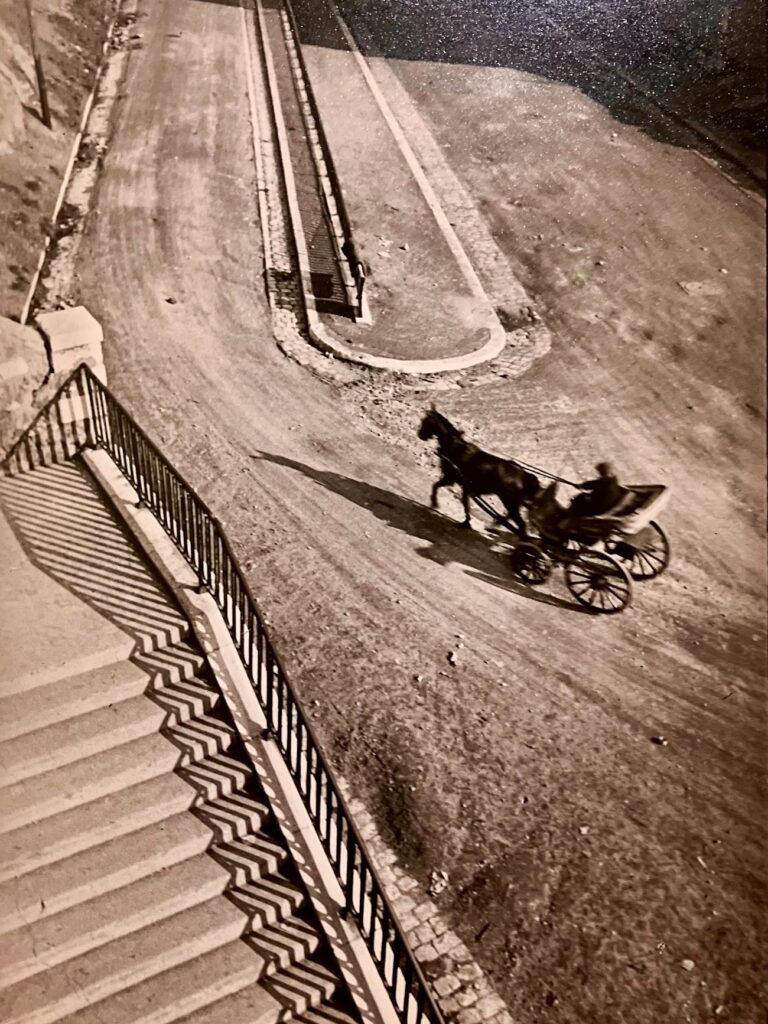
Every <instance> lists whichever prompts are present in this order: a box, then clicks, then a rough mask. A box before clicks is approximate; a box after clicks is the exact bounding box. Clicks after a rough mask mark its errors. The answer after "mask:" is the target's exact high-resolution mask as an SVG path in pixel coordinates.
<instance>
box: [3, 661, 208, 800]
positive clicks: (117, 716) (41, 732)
mask: <svg viewBox="0 0 768 1024" xmlns="http://www.w3.org/2000/svg"><path fill="white" fill-rule="evenodd" d="M218 700H219V694H218V692H217V691H216V690H215V689H214V688H213V687H212V686H210V685H209V684H207V683H204V682H202V681H196V680H194V679H190V680H184V681H182V682H179V683H171V684H169V685H167V686H163V687H161V688H160V689H158V690H157V691H155V692H154V693H152V694H151V695H150V694H145V693H139V694H137V695H135V696H133V697H128V698H126V699H125V700H121V701H115V702H114V703H109V704H105V705H104V706H103V707H99V708H95V709H94V710H93V711H87V712H85V713H83V714H82V715H76V716H74V717H71V718H67V719H65V720H63V721H59V722H54V723H52V724H51V725H47V726H45V727H43V728H41V729H36V730H34V731H32V732H28V733H24V734H23V735H22V736H16V737H14V738H13V739H10V740H6V741H5V742H4V743H2V744H0V760H1V762H2V764H3V765H4V769H3V781H4V784H5V785H6V786H8V785H11V784H12V783H14V782H19V781H21V780H23V779H26V778H30V777H31V776H32V775H40V774H42V773H43V772H46V771H52V770H53V769H54V768H60V767H63V766H64V765H66V764H72V763H73V762H75V761H79V760H82V759H83V758H84V757H91V756H93V755H94V754H100V753H102V752H103V751H105V750H109V749H110V748H111V747H114V746H116V745H117V744H116V739H119V743H120V744H123V743H128V742H130V741H131V740H133V739H138V738H140V737H141V736H146V735H148V734H149V733H151V732H158V731H159V730H160V729H162V728H164V727H166V728H168V727H172V725H173V723H174V722H181V721H185V720H188V719H190V718H192V717H193V716H200V717H205V715H206V712H208V711H210V710H211V708H212V707H213V706H214V705H215V704H216V702H217V701H218Z"/></svg>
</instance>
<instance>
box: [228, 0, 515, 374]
mask: <svg viewBox="0 0 768 1024" xmlns="http://www.w3.org/2000/svg"><path fill="white" fill-rule="evenodd" d="M256 12H257V20H258V24H259V34H260V36H261V48H262V53H264V55H265V61H266V64H267V66H266V68H265V73H266V78H267V83H268V91H269V99H270V103H271V107H272V114H273V117H272V120H273V123H274V127H275V133H276V136H277V142H278V145H277V151H278V159H279V161H280V165H281V171H282V178H283V184H284V187H285V193H286V199H287V203H288V210H289V216H290V220H291V226H292V235H293V240H294V246H295V249H296V254H297V257H298V262H299V277H300V290H301V295H302V299H303V304H304V311H305V316H306V321H307V331H308V334H309V337H310V339H311V340H312V342H313V343H314V344H315V346H316V347H317V348H318V349H320V351H322V352H324V353H325V354H326V355H330V356H333V357H334V358H336V359H342V360H344V361H345V362H349V363H355V364H357V365H359V366H367V367H370V368H372V369H379V370H389V371H392V372H395V373H405V374H430V373H441V372H449V371H453V370H465V369H468V368H469V367H471V366H476V365H477V364H478V363H484V362H487V361H488V360H490V359H494V358H495V357H496V356H498V355H499V353H501V352H502V351H503V349H504V347H505V345H506V343H507V337H506V332H505V330H504V328H503V326H502V324H501V322H500V321H499V319H498V317H497V316H496V313H495V310H493V307H492V305H491V303H490V301H489V300H488V297H487V295H486V294H485V291H484V289H483V287H482V285H481V284H480V280H479V278H478V277H477V275H476V274H475V272H474V269H473V268H472V266H471V264H470V263H469V259H468V257H467V255H466V253H465V252H464V250H463V248H462V247H461V243H460V242H459V241H458V238H456V236H455V232H453V230H452V229H451V228H450V226H448V228H447V230H448V231H449V233H450V236H451V237H450V238H449V237H448V236H446V240H447V241H448V245H449V248H450V249H451V251H452V252H453V254H454V256H455V257H456V258H457V260H458V263H459V266H460V269H461V270H462V273H463V274H464V277H465V279H466V280H467V283H468V284H469V286H470V291H471V292H472V294H474V295H475V296H476V297H477V298H482V299H483V301H484V302H485V303H486V304H487V305H488V308H489V310H490V311H491V313H492V317H493V321H494V322H493V325H492V326H491V327H490V328H488V335H489V337H488V339H487V340H486V342H485V343H484V344H483V345H482V346H481V347H480V348H479V349H476V350H474V351H472V352H468V353H465V354H463V355H460V356H450V357H447V358H444V359H396V358H394V357H389V356H377V355H374V354H373V353H368V352H359V351H357V350H356V349H354V348H352V347H351V346H350V345H347V344H346V343H345V342H343V341H341V340H340V339H339V338H337V337H336V336H335V334H334V333H333V332H332V331H331V330H330V329H329V328H328V327H327V326H326V325H325V324H324V323H323V321H322V319H321V318H320V316H319V314H318V312H317V310H316V309H315V306H314V300H313V297H312V293H311V288H310V278H309V263H308V259H307V252H306V243H305V241H304V237H303V232H302V229H301V220H300V213H299V208H298V198H297V195H296V186H295V182H294V179H293V170H292V167H291V163H290V150H289V147H288V138H287V132H286V129H285V123H284V121H283V117H282V111H281V108H280V99H279V96H278V94H277V89H276V85H275V81H274V66H273V63H272V58H271V52H270V49H269V41H268V40H267V38H266V29H265V25H264V15H263V8H262V4H261V0H256ZM334 12H335V13H336V16H337V17H339V15H338V13H337V12H336V9H335V7H334ZM344 29H346V26H344ZM347 32H348V30H347ZM351 45H354V40H352V44H351ZM354 52H355V54H356V59H357V60H358V61H360V62H363V63H364V59H363V57H362V55H361V54H360V52H359V51H358V50H357V48H356V47H355V50H354ZM252 58H253V55H252V54H251V53H250V52H249V64H250V61H252ZM248 77H249V83H248V89H249V95H251V94H255V91H256V90H255V84H254V82H253V77H254V71H253V66H252V64H250V66H249V68H248ZM366 81H367V79H366ZM368 84H369V87H370V82H368ZM372 91H373V94H374V98H375V100H376V103H377V105H379V107H380V109H381V103H382V102H384V103H386V101H385V100H384V99H383V97H381V96H380V95H379V93H378V91H377V90H375V89H372ZM251 108H252V117H253V115H254V113H255V103H254V102H252V103H251ZM382 113H384V111H382ZM384 116H385V120H386V121H387V123H388V125H389V127H390V130H392V131H393V135H394V137H395V139H396V141H397V142H398V145H399V146H401V149H402V143H401V141H400V140H398V138H397V133H396V131H395V129H393V128H392V124H390V120H394V115H392V114H391V112H389V118H387V116H386V113H384ZM253 126H254V131H255V132H258V131H259V121H258V119H257V118H256V119H254V122H253ZM400 134H401V135H402V132H400ZM403 140H404V137H403ZM254 143H256V140H254ZM405 145H406V146H407V145H408V144H407V142H405ZM254 148H258V147H257V146H256V144H255V145H254ZM408 149H409V152H410V154H411V159H410V160H409V159H408V157H407V156H406V162H407V163H408V165H409V167H411V170H412V172H413V170H414V168H413V166H412V164H413V163H414V162H415V160H416V158H415V156H414V155H413V153H412V151H410V147H408ZM404 155H405V154H404ZM257 170H258V165H257ZM420 177H421V178H424V182H426V178H425V177H424V174H423V171H422V172H420ZM417 184H418V185H419V187H420V188H421V190H422V192H424V187H425V185H424V183H423V182H422V181H421V180H420V178H419V177H418V176H417ZM257 186H258V191H259V206H260V209H261V205H262V194H263V189H262V186H261V183H260V182H259V181H258V180H257ZM426 187H427V189H428V190H429V185H428V183H426ZM430 191H431V190H430ZM425 201H426V202H427V205H428V206H429V208H430V210H431V212H432V213H433V215H434V216H435V218H436V220H437V222H438V225H439V226H440V228H441V230H442V231H443V234H444V235H445V233H446V227H445V225H447V224H448V221H447V218H446V217H445V214H444V213H443V212H442V209H441V207H440V205H439V202H438V200H437V197H436V196H434V194H432V195H431V198H430V196H428V195H426V194H425ZM443 222H445V224H443ZM266 228H267V222H266V220H264V219H263V218H262V230H263V231H264V233H266ZM457 247H458V250H460V254H459V253H458V252H457ZM268 250H269V244H268V242H266V241H265V259H266V257H267V253H268Z"/></svg>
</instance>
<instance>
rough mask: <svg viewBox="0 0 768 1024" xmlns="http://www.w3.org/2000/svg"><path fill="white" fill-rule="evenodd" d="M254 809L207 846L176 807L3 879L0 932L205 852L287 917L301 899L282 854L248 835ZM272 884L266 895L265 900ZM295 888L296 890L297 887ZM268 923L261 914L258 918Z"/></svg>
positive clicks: (202, 827) (207, 838)
mask: <svg viewBox="0 0 768 1024" xmlns="http://www.w3.org/2000/svg"><path fill="white" fill-rule="evenodd" d="M260 810H261V812H262V813H261V814H258V815H255V816H253V817H251V818H250V819H248V818H245V817H240V819H239V827H240V828H241V829H242V831H243V836H242V837H241V838H238V839H235V840H234V841H232V842H223V843H215V842H214V840H215V839H216V835H215V833H214V831H213V830H212V828H211V826H209V825H207V824H206V823H205V822H204V821H202V820H201V819H200V818H199V817H198V816H197V815H195V814H190V813H189V812H188V811H182V812H181V813H180V814H175V815H173V817H170V818H167V819H166V820H165V821H161V822H157V823H153V824H151V825H147V826H146V827H145V828H142V829H138V830H137V831H135V832H130V833H128V835H124V836H119V837H118V838H116V839H112V840H110V841H108V842H106V843H101V844H100V845H99V846H94V847H91V848H90V849H88V850H83V851H82V852H81V853H78V854H75V855H74V856H72V857H67V858H65V859H64V860H59V861H56V862H55V863H53V864H47V865H45V866H44V867H41V868H38V869H37V870H36V871H31V872H29V873H28V874H25V875H21V876H20V877H16V878H11V879H8V880H7V881H5V882H3V883H2V884H0V934H2V933H4V932H7V931H12V930H13V929H14V928H18V927H21V926H22V925H24V924H28V923H29V922H31V921H37V920H40V919H42V918H44V917H50V916H51V915H53V914H58V913H61V911H63V910H67V909H68V908H69V907H74V906H75V905H77V904H78V903H84V902H85V901H87V900H91V899H93V898H94V897H96V896H99V895H103V894H105V893H108V892H112V891H113V890H115V889H119V888H122V887H123V886H126V885H130V884H131V883H132V882H135V881H138V879H140V878H146V877H147V876H148V875H151V874H153V873H154V872H156V871H160V870H162V869H163V868H167V867H171V866H172V865H174V864H179V863H181V862H182V861H185V860H187V859H189V858H190V857H194V856H196V855H197V854H200V853H204V852H205V851H206V850H207V851H208V852H209V853H210V855H211V856H212V857H213V858H214V859H215V860H216V861H218V862H219V863H220V864H221V865H222V866H223V867H225V868H226V869H227V871H228V872H229V874H230V877H231V878H232V879H233V884H239V885H244V886H247V885H248V883H249V882H250V881H251V880H252V879H253V878H254V877H255V878H258V879H260V880H263V881H261V882H260V883H259V884H260V885H264V886H265V889H264V892H263V896H262V897H261V898H262V903H263V904H265V905H267V906H271V905H272V904H273V903H274V904H275V905H277V902H278V898H280V899H281V900H282V902H281V903H280V907H281V909H282V916H290V914H292V913H294V912H295V911H296V909H297V908H298V906H299V905H300V903H301V899H300V898H298V899H297V898H296V897H295V896H294V895H293V892H292V890H293V889H294V888H295V886H293V885H292V883H290V882H288V880H287V879H283V878H282V876H279V875H278V872H279V871H280V868H281V867H282V866H283V864H284V862H285V860H286V858H287V856H288V854H287V852H286V851H285V849H284V848H283V847H282V846H280V844H279V843H277V842H275V841H274V840H271V839H269V838H267V837H266V836H261V835H251V834H248V829H249V827H253V824H256V825H257V827H261V826H262V825H263V824H264V821H265V817H266V813H267V809H266V807H263V806H262V805H260ZM254 817H255V818H256V821H254ZM272 875H274V876H276V877H275V881H274V883H273V882H272V881H271V880H270V878H269V876H272ZM273 889H274V897H275V898H274V900H272V899H271V898H270V895H271V893H272V890H273ZM297 892H298V894H299V896H301V895H302V894H301V890H297ZM257 895H258V893H257ZM243 910H244V911H245V912H246V913H253V914H255V913H256V907H254V906H253V904H252V903H248V902H244V903H243ZM271 920H272V919H271V918H269V919H268V918H267V917H266V916H265V917H264V921H263V923H265V924H268V923H271Z"/></svg>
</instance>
